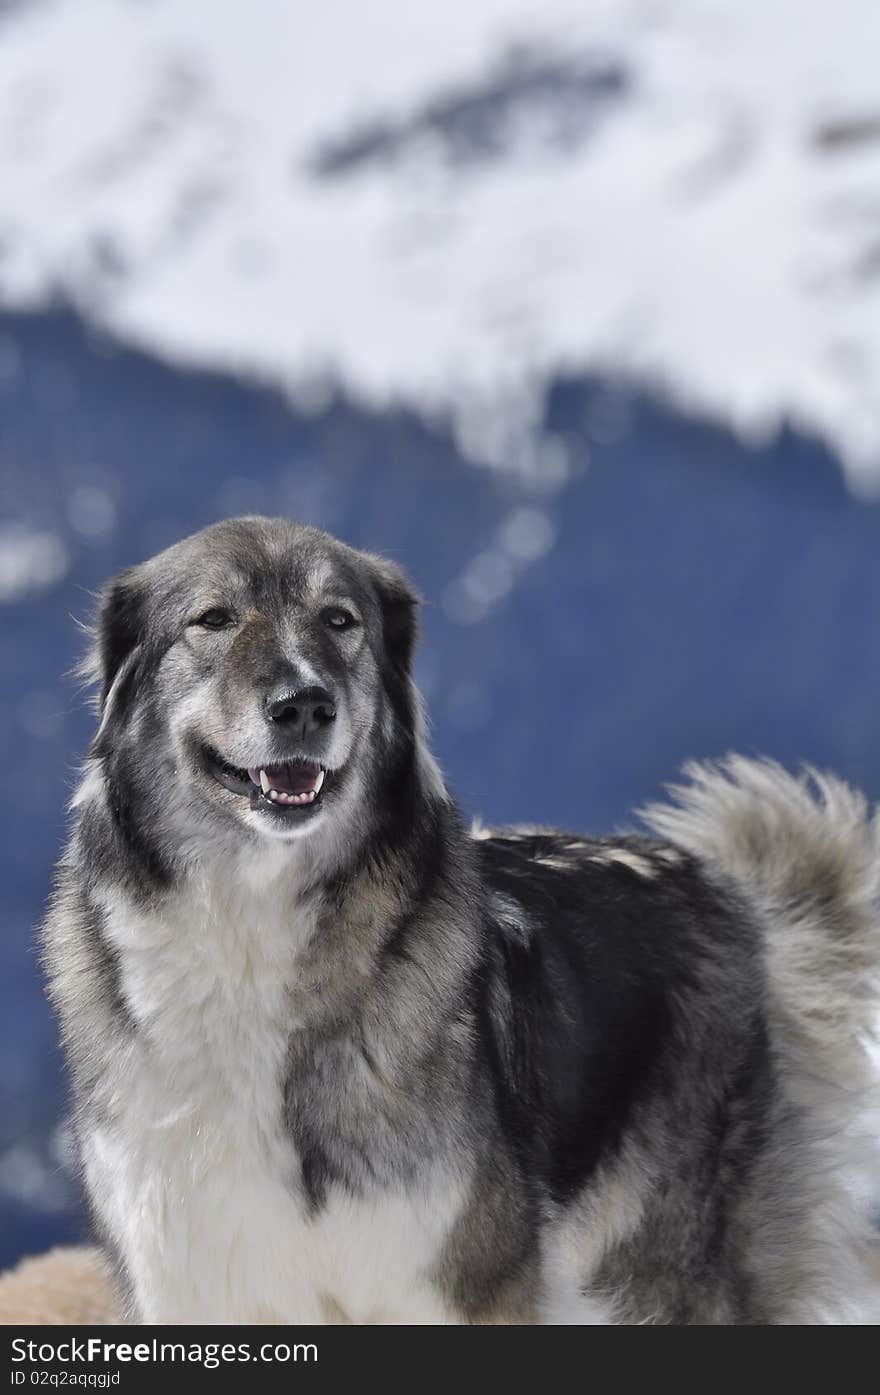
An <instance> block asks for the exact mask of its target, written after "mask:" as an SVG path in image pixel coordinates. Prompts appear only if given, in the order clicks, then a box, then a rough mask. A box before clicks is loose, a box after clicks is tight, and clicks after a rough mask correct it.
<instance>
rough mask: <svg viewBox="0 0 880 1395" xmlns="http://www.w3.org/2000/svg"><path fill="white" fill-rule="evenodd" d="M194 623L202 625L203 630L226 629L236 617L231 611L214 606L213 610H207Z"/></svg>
mask: <svg viewBox="0 0 880 1395" xmlns="http://www.w3.org/2000/svg"><path fill="white" fill-rule="evenodd" d="M192 623H193V624H194V625H201V627H202V629H203V630H225V629H226V627H227V626H228V625H231V624H233V623H234V617H233V615H232V612H231V611H229V610H222V609H221V608H220V606H214V607H212V609H211V610H206V611H205V612H204V614H202V615H200V616H199V617H198V619H197V620H194V621H193V622H192Z"/></svg>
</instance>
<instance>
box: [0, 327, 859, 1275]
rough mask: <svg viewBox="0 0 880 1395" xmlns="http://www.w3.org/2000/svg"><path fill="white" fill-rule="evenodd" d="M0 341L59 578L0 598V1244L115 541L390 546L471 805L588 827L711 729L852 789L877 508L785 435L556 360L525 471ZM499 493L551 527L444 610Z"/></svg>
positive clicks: (47, 1233)
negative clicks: (521, 474) (467, 615)
mask: <svg viewBox="0 0 880 1395" xmlns="http://www.w3.org/2000/svg"><path fill="white" fill-rule="evenodd" d="M0 363H2V364H3V365H5V367H4V371H3V372H2V373H0V526H2V524H3V522H4V521H10V520H12V521H19V520H20V521H24V522H26V523H28V524H29V525H31V526H33V527H38V528H44V529H49V530H52V531H55V532H57V533H58V534H60V535H61V536H62V537H63V538H64V540H65V543H66V545H67V547H68V549H69V551H70V554H71V567H70V570H69V572H68V574H67V575H66V577H65V578H64V580H63V581H60V582H59V583H57V584H56V585H55V586H53V587H52V588H50V589H49V590H45V591H42V592H38V593H36V594H28V595H25V596H24V597H23V598H21V599H19V600H18V601H15V602H11V603H9V604H7V605H6V606H4V607H3V608H2V611H0V619H2V634H0V712H2V718H3V720H2V724H0V733H2V740H3V746H4V749H3V768H4V773H5V780H6V787H5V798H4V801H3V805H2V811H3V812H2V813H0V820H2V829H0V835H2V836H0V849H2V853H0V856H2V858H3V866H2V869H0V875H2V884H3V887H4V896H3V905H2V907H0V1097H2V1098H0V1264H2V1263H4V1262H6V1261H9V1260H10V1259H12V1258H14V1257H15V1256H16V1255H17V1254H18V1253H20V1252H21V1251H22V1250H23V1249H25V1248H30V1247H34V1246H36V1245H40V1244H44V1243H48V1242H49V1241H50V1240H53V1239H56V1238H62V1237H65V1236H70V1235H73V1234H76V1233H77V1231H78V1227H79V1225H80V1222H79V1220H78V1219H77V1214H76V1208H75V1204H74V1200H73V1189H72V1188H71V1186H70V1184H69V1182H68V1181H67V1180H66V1177H65V1174H64V1171H63V1168H62V1165H61V1161H60V1160H59V1148H58V1140H57V1139H56V1140H55V1141H54V1142H53V1141H52V1131H53V1128H54V1126H55V1124H56V1122H57V1120H58V1119H59V1117H60V1116H61V1114H62V1112H63V1087H62V1082H61V1074H60V1069H59V1062H58V1057H57V1052H56V1050H55V1047H54V1031H53V1027H52V1023H51V1020H50V1017H49V1015H48V1012H47V1010H46V1008H45V1006H44V1004H43V1002H42V999H41V993H40V987H39V978H38V973H37V968H36V963H35V958H34V954H33V951H32V948H31V945H32V930H33V926H34V924H35V923H36V921H37V920H38V918H39V915H40V910H41V906H42V904H43V902H44V899H45V895H46V892H47V889H48V886H49V880H50V873H51V866H52V862H53V859H54V857H55V855H56V852H57V849H58V847H59V844H60V842H61V839H62V836H63V829H64V825H65V817H66V816H65V812H64V806H65V802H66V800H67V798H68V796H69V794H70V790H71V787H72V784H73V780H74V776H75V767H76V761H77V758H78V755H79V753H80V752H81V751H82V749H83V748H84V746H85V744H86V741H87V739H88V732H89V729H90V723H91V717H90V713H89V712H88V709H87V707H86V705H85V703H84V699H83V698H82V696H81V695H80V694H79V693H78V692H77V689H76V686H75V684H73V683H72V682H70V681H68V680H66V679H65V678H64V676H63V675H64V674H65V672H66V671H67V670H69V669H70V667H71V665H72V664H73V662H74V661H75V659H76V658H77V657H78V655H79V653H80V650H81V644H82V637H81V636H80V635H79V634H78V633H77V630H76V627H75V625H74V624H73V621H72V619H71V616H76V617H80V618H87V616H88V614H89V612H90V609H91V604H92V602H91V593H92V592H93V591H94V590H95V588H97V587H98V586H99V584H100V582H101V581H102V579H103V578H104V577H106V576H107V575H108V574H109V573H111V572H112V571H114V570H115V569H117V568H119V567H121V566H124V565H127V564H128V563H130V562H133V561H136V560H138V559H139V558H141V557H143V556H145V555H147V554H148V553H150V552H152V551H154V550H156V549H157V548H159V547H161V546H163V545H165V544H167V543H169V542H171V541H173V540H174V539H175V538H176V537H179V536H180V535H181V534H183V533H185V532H187V531H190V530H192V529H194V528H197V527H199V526H201V525H202V524H204V523H206V522H208V521H210V520H211V519H213V518H216V517H219V516H222V515H225V514H229V513H233V512H245V511H249V512H253V511H261V512H270V513H271V512H283V513H288V514H292V515H295V516H298V517H300V518H304V519H308V520H310V521H313V522H315V523H318V524H320V525H322V526H324V527H328V528H330V529H332V530H333V531H335V532H338V533H339V534H341V535H342V536H343V537H345V538H347V539H348V540H349V541H351V542H352V543H354V544H356V545H359V546H368V547H371V548H375V549H378V550H381V551H384V552H387V553H388V554H389V555H392V556H394V557H395V558H397V560H399V561H400V562H402V563H403V564H404V565H405V566H406V567H407V568H408V569H409V570H410V572H411V573H412V574H413V576H414V577H415V579H416V581H417V583H418V585H419V587H420V588H421V590H422V592H423V593H424V595H425V596H426V598H427V601H428V604H427V605H426V607H425V613H424V641H423V647H422V652H421V656H420V659H419V677H420V680H421V682H422V685H423V687H424V688H425V690H426V692H427V695H428V699H429V706H430V714H431V722H432V738H433V743H434V746H435V749H436V751H437V753H438V755H439V757H440V760H441V763H442V765H443V767H444V769H445V771H446V772H447V774H448V776H449V778H450V780H451V782H452V784H453V786H454V788H455V789H456V791H457V792H458V794H459V796H460V798H461V800H462V802H463V803H464V805H465V807H466V808H467V809H468V811H469V812H473V813H476V812H480V813H481V814H483V815H484V816H485V817H486V818H487V819H489V820H504V821H513V820H528V821H546V822H552V823H558V824H567V825H570V826H573V827H578V828H589V829H594V830H598V829H607V828H610V827H612V826H613V825H615V824H619V823H620V822H623V821H626V820H627V819H628V818H629V817H630V812H631V810H632V809H633V807H634V806H637V805H638V804H640V803H642V802H643V801H645V800H647V799H648V798H649V797H651V796H654V795H656V794H657V793H658V789H659V786H660V784H661V783H662V782H663V781H664V780H666V779H669V778H671V777H672V776H674V774H675V772H676V769H677V767H678V766H679V765H680V763H681V762H682V761H683V760H684V759H686V758H687V757H689V756H706V755H713V754H718V753H721V752H724V751H726V750H728V749H730V748H736V749H739V750H744V751H761V752H766V753H768V754H771V755H774V756H776V757H778V758H779V759H781V760H782V761H784V762H786V763H787V764H790V765H795V764H797V763H798V762H799V761H801V760H808V761H812V762H815V763H817V764H819V765H828V766H833V767H834V768H836V769H837V770H839V771H841V772H842V773H843V774H844V775H846V776H848V777H849V778H851V779H853V780H855V781H857V782H858V783H859V784H861V785H862V786H864V787H865V788H866V789H867V790H868V791H869V793H871V794H873V795H874V796H877V795H878V794H880V743H878V741H877V740H876V739H875V734H874V733H875V725H876V721H875V704H876V694H877V692H878V690H880V633H878V626H877V624H876V623H875V617H876V616H877V615H878V614H880V560H878V559H880V549H878V540H880V510H878V507H877V506H876V505H867V504H864V503H860V502H858V501H856V500H855V499H853V498H852V497H851V496H850V495H849V494H847V492H846V491H845V489H844V486H843V483H842V480H841V475H840V472H839V469H838V467H837V464H836V462H835V461H834V460H833V459H832V458H831V457H830V456H829V455H828V453H827V452H826V451H824V450H823V449H822V448H821V447H820V446H818V445H816V444H815V443H813V442H810V441H808V440H805V439H803V438H801V437H798V436H795V435H793V434H791V433H786V434H784V435H783V436H781V437H780V438H779V439H777V440H776V441H774V442H773V443H772V444H770V445H768V446H767V447H765V448H763V449H760V450H747V449H745V448H744V447H743V446H742V445H740V444H739V443H738V442H737V441H736V440H735V439H734V438H733V437H732V436H730V435H729V434H728V433H726V432H724V431H722V430H718V429H716V428H714V427H711V426H709V425H707V424H705V423H701V422H696V421H692V420H688V419H685V418H683V417H681V416H679V415H676V414H675V413H674V412H672V411H669V410H667V409H664V408H663V407H661V406H659V405H658V404H657V403H654V402H651V401H649V400H647V399H645V398H642V397H625V396H623V395H621V393H620V392H619V390H609V388H608V385H607V384H602V383H597V382H591V381H584V380H577V381H569V382H560V383H558V384H557V385H556V386H555V388H554V390H553V393H552V395H551V399H550V402H549V405H548V413H547V426H548V429H549V430H551V431H552V432H553V433H554V434H555V436H556V438H557V439H559V440H562V441H563V442H564V443H565V445H566V447H567V451H568V458H569V460H570V462H571V469H570V472H569V474H568V477H567V480H566V481H565V482H564V484H563V485H562V486H561V487H560V489H559V490H558V491H557V492H555V493H552V494H548V495H542V494H537V495H536V494H533V493H530V492H529V491H528V489H527V488H526V486H525V485H524V484H522V483H517V482H516V480H514V479H513V478H512V477H511V476H508V475H496V474H494V473H492V472H489V471H485V470H480V469H476V468H474V467H472V466H470V465H468V464H467V463H465V462H464V461H462V460H461V459H460V457H459V456H458V455H457V453H456V451H455V448H454V446H453V445H452V444H451V442H450V440H449V439H448V437H447V436H445V435H444V434H443V433H442V432H440V431H431V430H429V429H428V428H427V427H426V426H425V425H423V424H422V423H420V422H419V421H418V420H416V419H415V418H413V417H410V416H407V415H405V414H402V413H400V414H396V413H389V414H387V415H371V414H369V413H366V412H362V411H359V410H357V409H356V408H355V407H353V406H352V405H351V404H348V403H345V402H343V401H335V402H333V403H331V404H330V405H328V406H327V407H326V408H325V409H323V410H321V411H320V412H319V413H317V414H315V415H312V416H305V415H303V414H297V413H295V412H293V411H292V410H291V409H290V408H289V406H288V405H287V404H286V403H285V402H284V401H283V399H282V398H281V397H280V396H278V395H277V394H275V393H274V392H270V391H266V390H263V389H260V388H256V387H252V386H247V385H243V384H242V383H239V382H237V381H235V380H234V379H232V378H229V377H225V376H222V375H219V374H209V373H201V372H199V373H195V372H192V373H191V372H185V371H180V370H176V369H172V368H170V367H167V366H164V365H162V364H161V363H159V362H157V361H156V360H154V359H151V358H149V357H147V356H145V355H142V354H139V353H136V352H133V351H131V350H127V349H120V348H119V347H118V346H114V345H112V344H111V343H109V342H108V341H106V340H103V339H96V338H95V337H94V336H92V335H91V334H90V333H89V332H87V331H86V330H85V328H84V327H83V326H82V324H81V323H80V322H79V321H78V320H77V319H76V318H75V316H73V315H71V314H69V313H67V312H66V311H63V310H58V311H56V312H52V313H45V314H39V315H33V316H18V317H11V316H7V317H5V318H2V319H0ZM84 497H85V498H94V497H97V498H98V499H99V501H103V503H102V507H103V509H104V514H105V517H104V521H103V523H102V525H101V527H99V528H97V527H96V528H94V529H92V528H91V527H90V526H87V527H85V528H83V524H82V519H81V514H82V507H81V505H82V500H83V498H84ZM524 509H525V510H528V511H529V512H528V513H526V514H522V513H521V512H520V513H518V512H517V511H522V510H524ZM111 517H112V526H108V525H109V523H110V520H111ZM512 517H513V518H517V517H519V518H520V521H521V522H522V520H523V519H525V520H526V521H528V520H529V519H532V520H533V521H534V520H537V522H536V523H535V526H536V527H538V526H539V525H540V526H543V527H544V529H545V531H546V532H547V537H548V538H549V536H550V530H551V529H553V530H555V545H553V546H552V547H550V548H549V550H544V551H543V552H542V555H540V556H539V557H538V558H537V560H535V561H533V562H532V563H530V564H529V565H524V564H523V565H520V566H519V568H518V570H517V569H516V568H515V569H514V570H515V571H517V576H516V580H515V583H514V585H513V587H512V589H510V590H509V591H508V593H507V594H506V595H505V596H504V597H503V598H502V599H500V600H499V601H498V603H497V604H495V605H494V606H492V607H491V608H490V609H489V612H488V614H487V616H486V618H484V619H483V620H481V621H477V622H475V623H471V624H464V623H461V621H460V620H458V619H456V618H455V615H456V614H458V613H459V611H458V609H457V607H456V605H455V604H453V603H452V602H450V600H449V597H450V596H451V595H454V594H455V588H456V586H457V585H458V582H457V580H456V579H457V578H458V579H460V577H461V576H462V574H463V573H465V574H466V573H467V571H468V568H469V567H472V565H473V563H474V559H475V558H480V557H482V558H484V559H485V558H486V556H487V555H488V557H489V559H490V563H491V559H492V558H495V562H496V564H497V559H498V555H499V554H498V546H499V544H498V538H499V530H501V532H502V533H503V530H504V529H505V528H506V527H508V526H509V524H510V520H511V518H512ZM71 520H73V522H72V521H71ZM99 521H100V520H99ZM75 525H77V526H78V527H79V530H80V531H79V532H78V531H77V526H75ZM84 533H85V536H84V535H83V534H84ZM537 550H538V551H541V549H540V548H539V549H537ZM490 570H491V567H490ZM496 571H497V567H496ZM507 580H508V581H509V576H508V578H507ZM505 584H506V583H505ZM499 589H501V590H503V589H504V587H503V586H502V587H501V588H499Z"/></svg>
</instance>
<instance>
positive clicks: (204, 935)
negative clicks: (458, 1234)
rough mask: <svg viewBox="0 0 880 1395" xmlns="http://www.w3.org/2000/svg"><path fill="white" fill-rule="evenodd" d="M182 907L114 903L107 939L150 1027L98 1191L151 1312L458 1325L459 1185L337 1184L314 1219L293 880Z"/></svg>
mask: <svg viewBox="0 0 880 1395" xmlns="http://www.w3.org/2000/svg"><path fill="white" fill-rule="evenodd" d="M270 893H274V894H266V890H265V885H263V886H262V887H261V889H260V891H259V893H257V892H256V891H254V889H253V888H248V887H247V885H246V884H245V885H244V887H243V888H242V890H241V892H240V893H237V894H235V895H229V896H226V897H225V898H219V897H218V895H217V893H216V890H214V889H211V888H207V887H206V888H203V889H202V892H201V893H200V894H199V893H191V894H189V895H188V896H187V898H186V899H185V900H183V899H181V900H180V901H179V903H178V905H177V907H176V909H175V913H174V914H173V916H164V915H163V916H162V917H159V916H156V915H154V914H145V913H144V912H142V911H138V910H136V909H135V908H134V907H132V906H131V905H130V904H128V903H127V902H124V901H122V900H119V899H114V900H113V901H112V902H108V903H106V905H105V911H106V934H107V936H108V938H109V939H110V941H111V942H112V944H113V945H114V947H115V949H116V950H117V953H118V958H119V966H120V973H121V978H122V987H123V992H124V996H125V999H126V1002H127V1004H128V1007H129V1010H130V1012H131V1014H132V1016H133V1017H134V1019H135V1020H136V1022H137V1027H138V1030H137V1031H136V1032H134V1033H130V1034H128V1035H127V1036H126V1038H125V1044H124V1045H121V1046H120V1049H119V1053H118V1057H117V1058H115V1059H114V1060H112V1061H108V1062H107V1063H106V1075H105V1078H104V1092H103V1098H102V1101H101V1103H102V1105H103V1108H102V1109H101V1110H99V1111H96V1112H95V1115H94V1117H93V1121H92V1122H91V1123H90V1124H88V1125H87V1127H86V1128H85V1130H84V1136H83V1138H82V1146H83V1156H84V1163H85V1169H86V1177H87V1182H88V1185H89V1189H90V1192H91V1195H92V1197H93V1200H94V1202H95V1205H96V1207H97V1210H98V1213H99V1215H100V1216H101V1218H102V1220H103V1223H104V1225H105V1226H106V1228H107V1231H108V1232H109V1234H110V1236H111V1237H112V1238H113V1240H114V1242H115V1244H116V1245H117V1246H118V1248H119V1250H120V1252H121V1254H122V1256H123V1259H124V1261H125V1265H126V1268H127V1271H128V1274H129V1278H130V1280H131V1283H132V1287H133V1292H134V1298H135V1302H136V1306H137V1311H138V1314H139V1316H140V1318H141V1320H143V1321H146V1322H255V1323H261V1322H280V1323H298V1322H325V1321H328V1320H330V1321H340V1320H346V1319H347V1320H350V1321H354V1322H370V1321H379V1322H383V1321H384V1322H438V1321H439V1322H446V1321H454V1320H455V1318H454V1316H453V1315H452V1314H451V1313H450V1312H449V1311H448V1310H447V1309H446V1308H445V1306H444V1305H443V1304H442V1301H441V1298H440V1296H439V1294H438V1293H437V1292H436V1290H435V1289H434V1288H433V1286H432V1285H431V1284H430V1282H429V1278H428V1274H429V1271H430V1269H431V1267H432V1265H433V1264H434V1263H435V1262H436V1260H437V1258H438V1255H439V1252H440V1248H441V1246H442V1242H443V1238H444V1236H445V1235H446V1233H447V1232H448V1228H449V1226H450V1224H451V1222H452V1220H453V1219H454V1216H455V1214H456V1213H457V1211H458V1209H459V1206H460V1202H461V1198H460V1195H459V1194H458V1190H457V1188H455V1187H454V1186H452V1185H451V1184H450V1183H449V1182H448V1180H447V1179H444V1178H442V1177H437V1178H435V1179H433V1181H432V1182H431V1184H430V1185H426V1186H425V1187H424V1188H423V1190H422V1191H421V1192H419V1193H418V1194H414V1193H412V1192H410V1193H407V1194H398V1195H394V1194H388V1193H385V1192H383V1193H381V1194H379V1193H377V1195H376V1196H375V1197H374V1198H369V1197H367V1198H363V1197H359V1198H357V1199H354V1198H351V1197H348V1196H346V1195H344V1194H342V1193H341V1192H334V1191H332V1190H331V1192H330V1194H329V1196H328V1198H327V1204H326V1205H325V1206H323V1207H322V1208H321V1209H320V1210H319V1212H318V1213H317V1215H315V1216H310V1215H309V1210H308V1207H307V1205H306V1204H305V1201H304V1198H303V1196H302V1192H301V1188H300V1181H299V1176H300V1174H299V1160H298V1158H297V1156H296V1152H295V1149H294V1147H293V1145H292V1143H291V1141H290V1139H289V1137H288V1136H287V1134H286V1132H285V1130H284V1128H283V1121H282V1107H281V1101H282V1082H283V1075H284V1065H285V1058H286V1051H287V1046H288V1039H289V1032H290V1030H291V1026H292V1024H291V1017H290V1006H289V986H290V985H291V983H292V982H293V981H294V976H295V975H296V956H297V948H298V946H300V945H301V944H303V943H304V941H305V939H306V938H307V937H308V936H309V935H310V934H311V933H312V930H313V925H312V923H311V920H310V918H309V916H308V913H307V912H302V913H300V915H299V917H298V918H297V916H296V914H295V913H294V914H293V915H291V911H290V904H291V903H290V900H289V899H288V898H287V897H286V896H285V895H284V894H283V888H282V887H281V886H278V885H276V886H274V887H271V888H270Z"/></svg>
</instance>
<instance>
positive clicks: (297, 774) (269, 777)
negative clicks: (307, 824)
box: [205, 748, 327, 813]
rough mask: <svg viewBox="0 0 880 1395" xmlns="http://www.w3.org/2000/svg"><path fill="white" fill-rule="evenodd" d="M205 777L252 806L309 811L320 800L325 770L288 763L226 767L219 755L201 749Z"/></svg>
mask: <svg viewBox="0 0 880 1395" xmlns="http://www.w3.org/2000/svg"><path fill="white" fill-rule="evenodd" d="M205 757H206V764H207V768H208V772H209V774H211V775H212V776H213V777H214V779H215V780H216V781H217V782H218V784H221V785H223V786H224V788H225V789H228V790H231V791H232V793H233V794H241V795H244V796H246V797H247V798H248V799H250V801H251V805H252V807H255V808H259V807H260V806H261V805H262V806H265V805H267V804H268V805H270V806H271V807H272V808H273V809H276V810H279V811H282V812H284V813H288V812H290V813H292V812H294V811H302V810H304V809H309V808H312V807H313V806H314V805H315V804H317V803H318V802H319V800H320V798H321V791H322V789H323V788H324V782H325V780H326V777H327V771H326V770H325V769H324V767H323V766H322V765H320V764H319V763H318V761H311V760H288V761H282V762H280V763H277V764H272V765H251V766H247V767H244V766H238V765H230V763H229V761H227V760H224V759H223V757H222V756H221V755H219V754H218V753H217V752H216V751H212V750H211V749H210V748H206V749H205Z"/></svg>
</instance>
